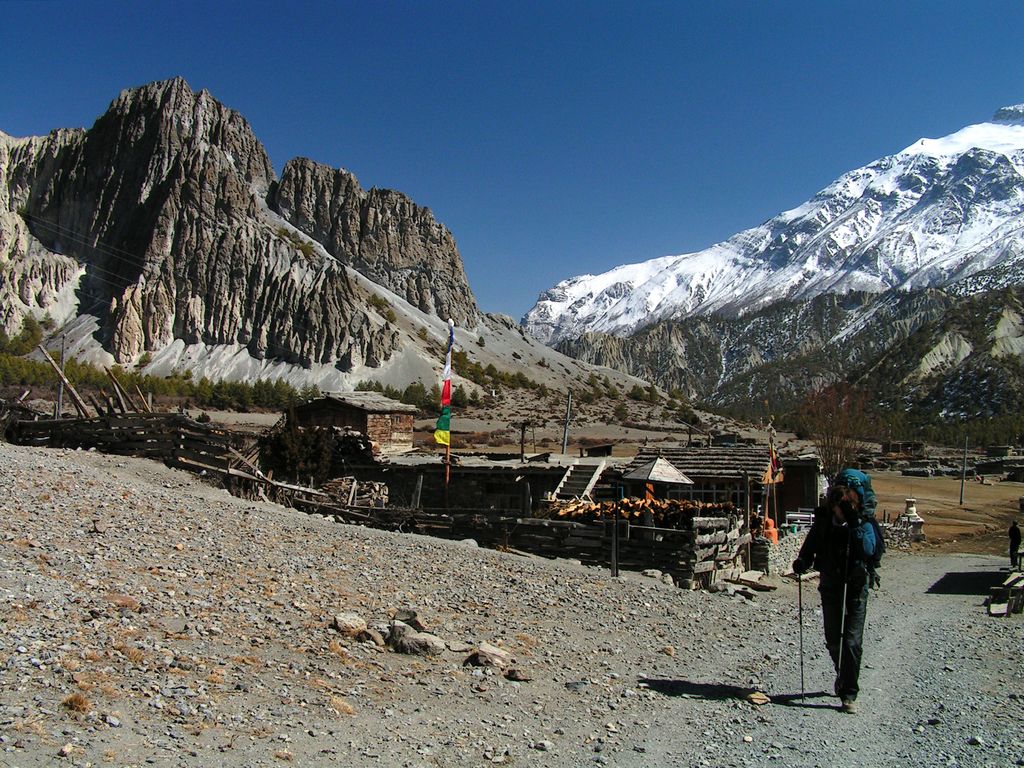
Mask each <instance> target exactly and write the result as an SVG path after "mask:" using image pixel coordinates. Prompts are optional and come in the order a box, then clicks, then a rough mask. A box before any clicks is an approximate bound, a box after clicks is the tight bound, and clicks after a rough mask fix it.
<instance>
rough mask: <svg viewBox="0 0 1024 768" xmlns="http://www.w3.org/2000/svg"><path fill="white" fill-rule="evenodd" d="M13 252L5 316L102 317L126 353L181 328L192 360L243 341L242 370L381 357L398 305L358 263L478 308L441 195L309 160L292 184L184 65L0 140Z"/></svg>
mask: <svg viewBox="0 0 1024 768" xmlns="http://www.w3.org/2000/svg"><path fill="white" fill-rule="evenodd" d="M332 257H333V258H332ZM0 262H2V263H3V266H4V267H5V269H3V270H0V299H3V302H2V304H3V306H4V308H5V309H4V312H3V314H2V315H0V322H2V323H3V326H4V327H5V328H6V329H7V330H9V331H13V330H16V329H17V326H18V324H19V323H20V318H21V317H22V316H23V315H24V314H26V313H28V312H31V313H33V314H36V315H37V316H42V314H44V313H52V314H53V316H54V317H55V319H57V320H58V322H63V321H65V320H67V319H69V318H70V317H72V316H74V315H75V314H76V313H77V314H86V315H91V316H94V317H95V318H96V319H97V322H98V323H99V331H98V333H97V340H98V341H99V342H100V344H102V346H103V347H104V348H105V350H106V351H108V352H109V353H111V354H112V355H113V357H114V359H115V360H117V361H118V362H131V361H133V360H136V359H138V357H139V356H140V355H141V354H142V353H143V352H151V353H154V354H155V356H158V355H157V354H156V353H159V352H160V351H162V350H165V349H167V348H169V347H170V346H171V345H174V344H175V343H177V344H178V346H179V347H184V348H186V349H188V348H192V349H195V350H196V351H195V352H194V353H190V354H191V355H192V357H191V358H189V359H192V360H194V359H196V356H197V355H198V356H200V357H201V356H203V355H208V354H214V352H215V350H217V349H224V348H227V349H232V350H235V352H241V353H243V355H244V356H245V357H246V359H247V360H249V361H250V362H249V363H245V364H242V363H238V364H237V365H236V366H235V368H236V369H244V370H252V369H253V367H254V366H255V367H256V368H257V369H258V368H259V365H260V364H261V363H260V361H263V360H266V359H270V360H274V361H277V362H279V363H288V364H294V365H299V366H303V367H309V366H314V365H317V366H332V367H335V368H337V369H338V370H341V371H349V370H354V369H358V368H361V367H365V366H371V367H372V366H377V365H381V364H382V363H383V362H384V361H386V360H388V359H389V357H390V356H391V355H392V354H393V353H394V352H395V351H396V350H397V349H398V348H399V345H400V338H399V334H398V331H397V330H396V328H395V327H394V326H393V325H392V320H391V319H390V318H391V317H393V312H388V311H387V308H386V304H384V305H382V304H381V301H384V302H387V299H382V298H381V297H379V296H378V297H376V299H377V303H376V304H373V302H372V301H370V300H371V299H372V298H373V297H372V296H371V295H370V294H372V293H374V292H375V291H374V290H373V288H372V284H371V283H368V282H367V281H366V280H361V279H357V276H355V275H353V274H352V273H351V272H350V271H349V269H348V268H349V267H351V268H352V269H353V270H357V271H360V272H362V273H363V275H365V276H366V277H367V278H369V279H370V280H373V281H374V282H376V283H377V284H378V285H380V286H382V287H383V288H384V289H387V290H390V291H392V292H393V293H394V294H397V295H398V296H399V297H401V298H404V299H406V300H408V301H409V302H410V303H411V304H413V305H414V306H415V307H417V308H418V309H420V310H422V311H425V312H429V313H431V314H437V315H438V316H440V317H442V318H447V317H453V318H454V319H456V321H457V322H459V323H460V324H461V325H468V324H472V322H474V321H476V320H478V319H479V318H480V315H479V310H478V309H477V307H476V304H475V301H474V300H473V298H472V293H471V291H470V290H469V286H468V282H467V281H466V277H465V273H464V270H463V266H462V261H461V258H460V257H459V254H458V251H457V249H456V247H455V242H454V238H453V237H452V235H451V233H450V232H448V230H447V229H445V228H444V227H443V226H442V225H441V224H439V223H438V222H437V221H436V220H435V219H434V217H433V215H432V214H431V212H430V210H429V209H427V208H424V207H421V206H418V205H416V204H415V203H413V201H411V200H410V199H409V198H408V197H406V196H405V195H402V194H401V193H398V192H392V191H388V190H373V189H371V190H370V191H369V192H364V191H363V190H362V188H361V187H360V186H359V184H358V182H357V181H356V179H355V177H354V176H352V175H351V174H350V173H348V172H347V171H344V170H339V169H332V168H328V167H326V166H322V165H319V164H316V163H313V162H312V161H310V160H305V159H299V160H295V161H292V162H290V163H288V164H287V165H286V166H285V173H284V176H283V178H282V179H281V180H280V182H279V183H278V182H277V180H276V175H275V173H274V169H273V166H272V165H271V162H270V159H269V157H268V156H267V153H266V151H265V149H264V147H263V145H262V144H261V142H260V141H259V139H257V137H256V136H255V134H254V133H253V131H252V129H251V127H250V125H249V123H248V122H247V121H246V120H245V118H244V117H242V115H241V114H240V113H238V112H237V111H235V110H233V109H230V108H228V107H226V106H224V105H223V104H221V103H220V102H218V101H217V100H216V99H215V98H214V97H213V96H212V95H211V94H210V93H209V92H207V91H205V90H204V91H199V92H195V91H193V90H192V89H191V88H190V87H189V85H188V83H187V82H186V81H185V80H184V79H182V78H180V77H179V78H172V79H169V80H163V81H160V82H155V83H151V84H149V85H145V86H142V87H140V88H132V89H128V90H125V91H122V92H121V93H120V94H119V95H118V97H117V98H116V99H114V100H113V101H112V102H111V104H110V106H109V108H108V109H107V111H106V112H105V113H104V114H103V115H101V116H100V117H99V118H98V119H97V120H96V122H95V123H94V124H93V125H92V127H91V128H89V129H88V130H85V131H63V132H54V133H51V134H50V135H49V136H47V137H43V138H30V139H24V140H23V139H9V138H5V137H4V138H0ZM8 266H9V267H10V268H7V267H8ZM368 286H369V287H368ZM235 352H233V353H232V354H234V353H235Z"/></svg>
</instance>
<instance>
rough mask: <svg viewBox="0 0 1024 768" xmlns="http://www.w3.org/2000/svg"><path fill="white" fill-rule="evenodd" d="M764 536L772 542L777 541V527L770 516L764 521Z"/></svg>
mask: <svg viewBox="0 0 1024 768" xmlns="http://www.w3.org/2000/svg"><path fill="white" fill-rule="evenodd" d="M764 537H765V538H766V539H768V541H770V542H771V543H772V544H778V543H779V529H778V528H776V527H775V521H774V520H772V519H771V518H770V517H768V518H765V521H764Z"/></svg>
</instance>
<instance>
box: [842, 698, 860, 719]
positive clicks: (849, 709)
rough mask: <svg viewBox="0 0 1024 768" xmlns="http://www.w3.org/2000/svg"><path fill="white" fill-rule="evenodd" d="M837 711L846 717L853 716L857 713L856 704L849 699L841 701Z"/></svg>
mask: <svg viewBox="0 0 1024 768" xmlns="http://www.w3.org/2000/svg"><path fill="white" fill-rule="evenodd" d="M839 710H840V711H841V712H845V713H846V714H848V715H854V714H856V713H857V702H856V701H854V700H853V699H849V698H846V699H842V706H840V707H839Z"/></svg>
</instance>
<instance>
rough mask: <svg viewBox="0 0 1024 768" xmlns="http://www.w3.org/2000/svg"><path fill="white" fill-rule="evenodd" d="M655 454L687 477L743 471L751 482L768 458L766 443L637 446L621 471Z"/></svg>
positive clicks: (757, 478)
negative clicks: (705, 445) (635, 452)
mask: <svg viewBox="0 0 1024 768" xmlns="http://www.w3.org/2000/svg"><path fill="white" fill-rule="evenodd" d="M658 457H661V458H664V459H666V460H668V461H669V462H671V463H672V466H674V467H675V468H676V469H678V470H679V471H680V472H682V473H683V474H684V475H686V476H687V477H689V478H691V479H707V478H728V479H742V478H743V474H744V472H746V474H747V476H748V477H749V478H750V479H751V481H752V482H759V481H760V479H761V477H762V476H763V475H764V472H765V470H766V469H768V461H769V457H768V446H767V445H754V446H751V445H737V446H717V445H716V446H711V447H708V448H705V447H696V446H694V447H687V446H667V445H659V446H657V447H644V448H641V449H640V452H639V453H638V454H637V455H636V458H634V459H633V461H632V462H630V464H629V465H628V466H627V467H625V469H624V470H623V471H624V473H625V474H629V473H630V472H633V471H635V470H637V469H639V468H640V467H643V466H644V465H645V464H647V463H649V462H652V461H654V460H655V459H657V458H658ZM783 464H785V462H783Z"/></svg>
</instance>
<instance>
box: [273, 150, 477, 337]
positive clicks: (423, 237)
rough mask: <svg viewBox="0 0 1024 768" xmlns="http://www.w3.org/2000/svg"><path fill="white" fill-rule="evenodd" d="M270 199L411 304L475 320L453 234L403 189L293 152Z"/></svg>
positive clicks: (334, 253) (468, 322)
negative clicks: (367, 181) (373, 184)
mask: <svg viewBox="0 0 1024 768" xmlns="http://www.w3.org/2000/svg"><path fill="white" fill-rule="evenodd" d="M268 202H269V204H270V206H271V208H272V209H273V210H275V211H276V212H277V213H279V214H280V215H281V217H282V218H284V219H285V220H286V221H287V222H288V223H289V224H291V225H293V226H294V227H296V228H297V229H300V230H302V231H303V232H306V233H308V234H309V235H310V237H312V238H313V239H314V240H316V241H317V242H318V243H320V245H322V246H323V247H324V249H325V250H326V251H327V252H328V253H329V254H331V255H332V256H334V257H335V258H336V259H338V260H339V261H340V262H342V263H343V264H346V265H347V266H350V267H352V268H353V269H355V270H356V271H358V272H359V273H360V274H363V275H365V276H366V277H368V278H370V279H371V280H372V281H374V282H375V283H378V284H379V285H382V286H384V287H386V288H388V289H390V290H391V291H393V292H394V293H396V294H398V295H399V296H401V297H402V298H404V299H405V300H406V301H408V302H409V303H410V304H412V305H413V306H415V307H418V308H419V309H421V310H423V311H424V312H427V313H429V314H432V315H437V316H439V317H442V318H449V317H450V318H452V319H454V320H455V322H456V324H458V325H460V326H464V325H472V324H474V323H475V322H476V321H477V320H479V317H480V312H479V309H478V308H477V306H476V302H475V301H474V300H473V294H472V292H471V291H470V289H469V282H468V280H467V278H466V273H465V269H464V267H463V264H462V258H461V257H460V256H459V252H458V249H457V248H456V246H455V238H454V237H452V234H451V232H449V231H448V230H447V229H446V228H445V227H444V226H443V225H442V224H440V223H439V222H438V221H437V220H436V219H435V218H434V215H433V214H432V213H431V211H430V209H429V208H424V207H421V206H419V205H416V203H414V202H413V201H412V200H411V199H409V197H407V196H406V195H404V194H402V193H401V192H395V191H393V190H388V189H371V190H370V191H369V192H366V191H364V190H363V188H362V187H361V186H360V184H359V181H358V179H356V177H355V176H354V175H353V174H351V173H349V172H348V171H346V170H344V169H340V168H330V167H328V166H326V165H321V164H320V163H316V162H314V161H312V160H310V159H308V158H296V159H293V160H289V161H288V162H287V163H286V164H285V167H284V170H283V171H282V174H281V181H280V183H279V184H278V185H277V186H276V189H275V190H273V192H272V194H271V196H270V198H269V201H268Z"/></svg>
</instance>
